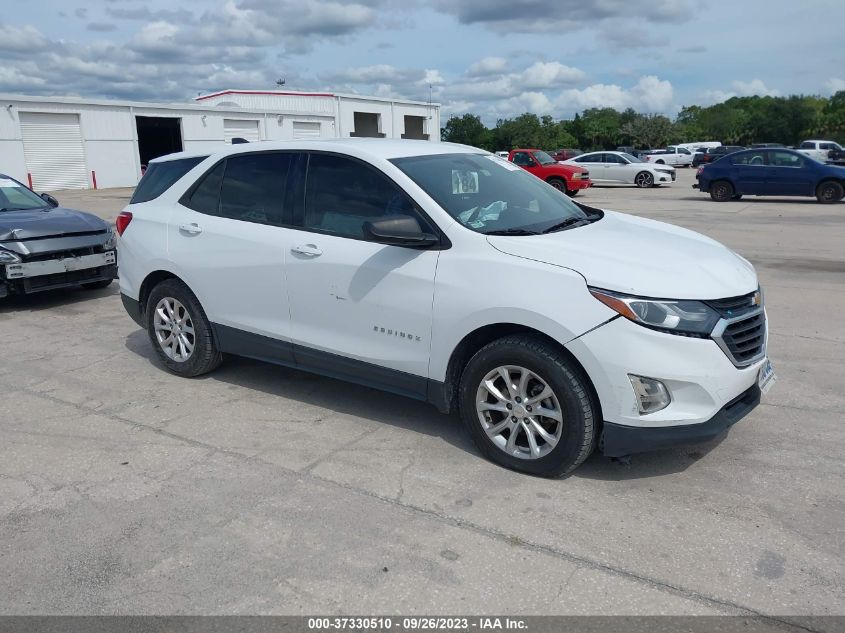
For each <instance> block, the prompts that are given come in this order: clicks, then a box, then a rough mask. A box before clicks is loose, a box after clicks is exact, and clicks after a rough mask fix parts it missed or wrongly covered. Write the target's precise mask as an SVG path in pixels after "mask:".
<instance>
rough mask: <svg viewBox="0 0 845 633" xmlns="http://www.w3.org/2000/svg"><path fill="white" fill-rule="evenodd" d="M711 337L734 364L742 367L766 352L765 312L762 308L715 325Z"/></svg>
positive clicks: (761, 356)
mask: <svg viewBox="0 0 845 633" xmlns="http://www.w3.org/2000/svg"><path fill="white" fill-rule="evenodd" d="M713 339H714V340H715V341H716V343H718V345H719V347H721V348H722V350H723V351H724V352H725V354H727V355H728V358H730V359H731V360H732V361H733V363H734V365H736V366H737V367H744V366H746V365H750V364H751V363H753V362H755V361H757V360H759V359H761V358H763V356H765V354H766V314H765V312H763V310H762V309H758V310H755V312H754V313H753V314H749V315H747V316H745V317H739V318H736V319H733V320H729V321H728V320H723V321H721V322H720V324H719V325H717V326H716V330H715V331H714V332H713Z"/></svg>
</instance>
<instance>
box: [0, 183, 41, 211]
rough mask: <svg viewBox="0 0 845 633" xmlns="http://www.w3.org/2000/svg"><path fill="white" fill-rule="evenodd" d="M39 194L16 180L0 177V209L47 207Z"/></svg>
mask: <svg viewBox="0 0 845 633" xmlns="http://www.w3.org/2000/svg"><path fill="white" fill-rule="evenodd" d="M48 206H50V205H48V204H47V203H46V202H44V200H43V199H42V198H41V196H39V195H37V194H35V193H33V192H32V191H30V190H29V189H27V188H26V187H24V186H23V185H22V184H21V183H19V182H18V181H17V180H12V179H11V178H3V177H0V211H28V210H30V209H43V208H44V207H48Z"/></svg>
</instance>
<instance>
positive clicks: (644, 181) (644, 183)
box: [634, 171, 654, 189]
mask: <svg viewBox="0 0 845 633" xmlns="http://www.w3.org/2000/svg"><path fill="white" fill-rule="evenodd" d="M634 184H635V185H637V187H639V188H640V189H648V188H649V187H653V186H654V176H653V175H652V174H651V172H648V171H641V172H640V173H638V174H637V175H636V176H634Z"/></svg>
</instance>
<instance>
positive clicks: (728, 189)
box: [710, 180, 735, 202]
mask: <svg viewBox="0 0 845 633" xmlns="http://www.w3.org/2000/svg"><path fill="white" fill-rule="evenodd" d="M734 195H735V192H734V187H733V185H732V184H731V183H729V182H728V181H727V180H718V181H716V182H714V183H713V184H712V185H710V197H711V198H712V199H713V200H715V201H716V202H727V201H728V200H731V199H732V198H733V197H734Z"/></svg>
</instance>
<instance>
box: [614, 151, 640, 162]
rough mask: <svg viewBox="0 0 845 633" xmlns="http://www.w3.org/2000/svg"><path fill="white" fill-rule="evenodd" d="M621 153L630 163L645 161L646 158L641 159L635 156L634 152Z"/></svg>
mask: <svg viewBox="0 0 845 633" xmlns="http://www.w3.org/2000/svg"><path fill="white" fill-rule="evenodd" d="M619 155H620V156H621V157H622V158H624V159H625V160H627V161H628V162H629V163H644V162H645V161H644V160H641V159H639V158H637V157H636V156H634V155H633V154H629V153H628V152H621V153H620V154H619Z"/></svg>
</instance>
